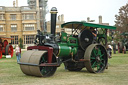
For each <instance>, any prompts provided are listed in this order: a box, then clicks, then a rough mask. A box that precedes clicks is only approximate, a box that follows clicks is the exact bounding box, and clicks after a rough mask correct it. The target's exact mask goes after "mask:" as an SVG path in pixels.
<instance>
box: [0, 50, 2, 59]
mask: <svg viewBox="0 0 128 85" xmlns="http://www.w3.org/2000/svg"><path fill="white" fill-rule="evenodd" d="M1 58H2V51H1V50H0V59H1Z"/></svg>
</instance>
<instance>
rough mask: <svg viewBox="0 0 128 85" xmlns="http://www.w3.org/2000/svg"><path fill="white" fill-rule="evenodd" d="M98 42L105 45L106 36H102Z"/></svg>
mask: <svg viewBox="0 0 128 85" xmlns="http://www.w3.org/2000/svg"><path fill="white" fill-rule="evenodd" d="M98 43H100V44H101V45H103V46H105V38H104V37H100V38H99V39H98Z"/></svg>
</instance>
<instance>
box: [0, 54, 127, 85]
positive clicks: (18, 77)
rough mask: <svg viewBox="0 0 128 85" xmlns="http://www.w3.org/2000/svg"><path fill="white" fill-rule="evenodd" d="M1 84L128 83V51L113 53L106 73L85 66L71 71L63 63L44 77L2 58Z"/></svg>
mask: <svg viewBox="0 0 128 85" xmlns="http://www.w3.org/2000/svg"><path fill="white" fill-rule="evenodd" d="M0 85H128V52H127V54H113V56H112V59H109V68H108V69H106V70H105V71H104V73H99V74H93V73H89V72H87V70H86V69H85V68H84V69H83V70H82V71H80V72H70V71H67V70H65V69H64V66H63V64H62V65H61V67H58V69H57V71H56V73H55V74H54V75H53V76H52V77H48V78H42V77H34V76H26V75H25V74H23V73H22V72H21V70H20V67H19V65H18V64H17V62H16V56H13V58H11V59H6V58H2V59H0Z"/></svg>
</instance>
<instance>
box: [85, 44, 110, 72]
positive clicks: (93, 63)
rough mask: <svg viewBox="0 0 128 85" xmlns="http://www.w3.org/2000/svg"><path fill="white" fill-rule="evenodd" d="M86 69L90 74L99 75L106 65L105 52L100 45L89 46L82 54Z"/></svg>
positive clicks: (106, 57)
mask: <svg viewBox="0 0 128 85" xmlns="http://www.w3.org/2000/svg"><path fill="white" fill-rule="evenodd" d="M84 58H85V60H87V61H86V62H85V66H86V69H87V70H88V71H89V72H91V73H101V72H103V71H104V69H106V66H107V63H108V56H107V51H106V49H105V47H104V46H102V45H101V44H91V45H89V46H88V48H87V49H86V51H85V54H84Z"/></svg>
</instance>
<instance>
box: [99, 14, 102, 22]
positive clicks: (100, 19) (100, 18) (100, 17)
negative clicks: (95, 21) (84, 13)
mask: <svg viewBox="0 0 128 85" xmlns="http://www.w3.org/2000/svg"><path fill="white" fill-rule="evenodd" d="M99 24H102V16H101V15H100V16H99Z"/></svg>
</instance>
